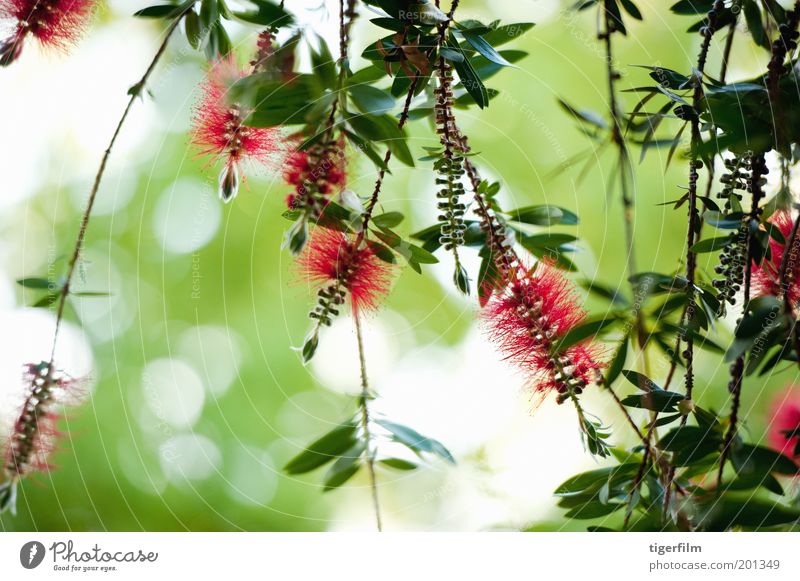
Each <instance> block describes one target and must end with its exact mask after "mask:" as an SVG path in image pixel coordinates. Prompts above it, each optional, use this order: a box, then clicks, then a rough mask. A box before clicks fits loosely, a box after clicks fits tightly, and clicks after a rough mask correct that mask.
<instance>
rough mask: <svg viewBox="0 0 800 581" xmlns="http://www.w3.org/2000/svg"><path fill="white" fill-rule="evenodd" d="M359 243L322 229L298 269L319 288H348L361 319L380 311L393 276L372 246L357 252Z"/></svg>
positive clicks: (389, 266)
mask: <svg viewBox="0 0 800 581" xmlns="http://www.w3.org/2000/svg"><path fill="white" fill-rule="evenodd" d="M356 241H357V240H356V237H355V236H352V235H348V234H344V233H342V232H339V231H337V230H330V229H327V228H323V227H318V228H316V229H315V230H314V234H313V236H312V237H311V239H310V240H309V242H308V244H307V245H306V248H305V249H304V250H303V253H302V254H301V255H300V257H299V258H298V269H299V272H300V273H301V274H302V275H303V276H304V277H306V278H307V280H308V281H309V282H311V284H313V285H314V286H315V287H318V288H323V287H327V286H336V287H339V286H341V287H342V288H344V289H345V290H346V291H347V292H348V293H349V295H350V300H351V303H352V307H353V313H354V315H356V316H358V314H359V313H361V312H363V311H371V310H375V309H376V308H377V307H378V304H379V303H380V301H381V300H382V299H383V298H384V297H385V296H386V295H387V294H388V293H389V288H390V286H391V282H392V274H393V273H392V267H391V265H389V264H388V263H386V262H384V261H383V260H381V259H380V258H378V257H377V256H376V255H375V253H374V252H373V251H372V249H371V248H370V246H369V244H368V243H366V242H362V243H361V246H360V247H358V248H356V247H355V244H356Z"/></svg>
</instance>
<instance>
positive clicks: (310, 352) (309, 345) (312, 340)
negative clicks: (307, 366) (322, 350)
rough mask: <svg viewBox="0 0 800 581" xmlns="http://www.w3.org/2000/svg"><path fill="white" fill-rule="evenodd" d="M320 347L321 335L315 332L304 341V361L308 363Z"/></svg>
mask: <svg viewBox="0 0 800 581" xmlns="http://www.w3.org/2000/svg"><path fill="white" fill-rule="evenodd" d="M317 347H319V335H317V334H316V333H314V334H313V335H312V336H311V337H309V338H308V339H306V342H305V343H303V363H308V362H309V361H311V359H312V358H313V357H314V354H315V353H316V352H317Z"/></svg>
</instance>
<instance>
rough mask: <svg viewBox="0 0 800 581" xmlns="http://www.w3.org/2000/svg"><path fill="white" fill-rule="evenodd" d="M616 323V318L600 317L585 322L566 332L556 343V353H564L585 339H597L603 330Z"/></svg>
mask: <svg viewBox="0 0 800 581" xmlns="http://www.w3.org/2000/svg"><path fill="white" fill-rule="evenodd" d="M617 322H619V319H617V318H616V317H602V318H597V319H591V320H588V321H585V322H583V323H581V324H580V325H577V326H576V327H573V328H572V329H570V330H569V331H567V333H566V334H565V335H564V337H563V338H562V339H561V340H560V341H559V342H558V343H557V345H556V351H557V352H561V351H564V350H565V349H568V348H570V347H572V346H573V345H577V344H578V343H581V342H583V341H586V340H587V339H590V338H594V337H597V335H599V334H600V333H601V332H602V331H603V330H605V329H607V328H608V327H610V326H611V325H613V324H614V323H617Z"/></svg>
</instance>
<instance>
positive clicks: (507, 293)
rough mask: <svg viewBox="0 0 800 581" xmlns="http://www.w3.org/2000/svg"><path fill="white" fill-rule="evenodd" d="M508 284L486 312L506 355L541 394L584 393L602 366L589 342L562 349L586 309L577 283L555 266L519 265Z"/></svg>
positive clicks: (489, 304)
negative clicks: (576, 289)
mask: <svg viewBox="0 0 800 581" xmlns="http://www.w3.org/2000/svg"><path fill="white" fill-rule="evenodd" d="M511 277H512V278H511V280H510V281H509V282H508V283H507V285H506V287H505V288H504V289H503V290H501V291H499V292H498V293H497V294H495V295H494V296H493V297H492V298H491V299H490V300H489V302H488V303H487V305H486V307H485V309H484V311H483V319H484V321H485V323H486V325H487V327H488V329H489V332H490V337H491V338H492V340H493V341H494V342H495V343H496V344H497V346H498V348H499V349H500V351H501V352H502V353H503V354H504V355H505V357H506V359H507V360H509V361H511V362H513V363H514V364H516V365H517V366H518V367H519V368H520V369H521V370H522V371H523V372H524V373H526V374H527V375H528V376H529V377H530V379H531V380H532V381H533V382H534V385H535V389H536V391H537V392H540V393H549V392H550V391H553V390H555V391H557V392H558V393H559V394H560V395H559V403H561V402H563V401H564V400H565V399H566V397H568V395H567V394H569V393H573V394H576V395H577V394H580V393H581V392H582V391H583V389H584V388H585V387H586V386H587V385H589V384H591V383H594V382H595V380H596V377H597V372H598V371H599V370H600V369H601V367H602V365H601V364H600V363H598V362H597V356H598V355H599V353H598V348H597V347H596V346H594V345H592V344H591V343H590V342H588V341H586V342H583V343H580V344H577V345H573V346H571V347H568V348H566V349H565V350H563V351H559V350H558V342H559V340H560V339H561V338H562V337H564V335H565V334H566V333H567V332H569V331H570V330H571V329H573V328H575V327H576V326H577V325H578V324H580V323H581V322H582V321H583V320H584V318H585V316H586V313H585V311H584V310H583V309H582V308H581V307H580V303H579V298H578V296H577V294H576V293H575V289H574V287H573V286H572V284H571V283H570V282H569V281H568V280H567V279H566V278H564V276H563V275H562V274H561V273H560V272H559V271H557V270H556V269H555V268H553V267H551V266H549V265H544V264H540V265H538V266H537V267H536V268H535V269H534V270H532V271H531V270H527V269H524V268H523V267H518V268H517V269H516V270H515V271H513V272H512V273H511Z"/></svg>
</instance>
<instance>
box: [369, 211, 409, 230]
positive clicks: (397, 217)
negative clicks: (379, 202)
mask: <svg viewBox="0 0 800 581" xmlns="http://www.w3.org/2000/svg"><path fill="white" fill-rule="evenodd" d="M403 218H404V216H403V214H401V213H400V212H385V213H383V214H378V215H377V216H374V217H373V218H372V223H373V224H375V226H377V227H378V228H394V227H395V226H398V225H400V223H401V222H402V221H403Z"/></svg>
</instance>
